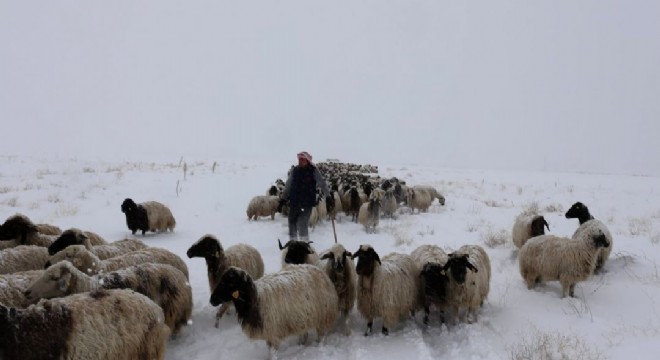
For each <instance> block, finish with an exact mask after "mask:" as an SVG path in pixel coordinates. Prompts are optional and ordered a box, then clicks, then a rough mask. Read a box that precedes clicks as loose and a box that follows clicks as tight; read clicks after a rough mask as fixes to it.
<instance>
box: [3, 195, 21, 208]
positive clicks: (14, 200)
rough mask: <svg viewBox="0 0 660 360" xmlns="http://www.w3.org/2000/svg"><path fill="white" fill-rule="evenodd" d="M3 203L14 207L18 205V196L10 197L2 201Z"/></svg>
mask: <svg viewBox="0 0 660 360" xmlns="http://www.w3.org/2000/svg"><path fill="white" fill-rule="evenodd" d="M2 204H3V205H6V206H9V207H16V206H18V198H17V197H11V198H9V199H7V200H5V201H3V202H2Z"/></svg>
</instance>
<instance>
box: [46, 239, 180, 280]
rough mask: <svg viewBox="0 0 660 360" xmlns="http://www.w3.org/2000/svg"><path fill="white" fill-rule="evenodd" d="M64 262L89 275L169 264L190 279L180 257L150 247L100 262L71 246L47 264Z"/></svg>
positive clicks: (89, 254) (84, 250) (93, 256)
mask: <svg viewBox="0 0 660 360" xmlns="http://www.w3.org/2000/svg"><path fill="white" fill-rule="evenodd" d="M62 260H68V261H70V262H71V263H72V264H73V266H75V267H76V268H77V269H78V270H80V271H82V272H84V273H85V274H87V275H96V274H100V273H106V272H109V271H115V270H119V269H122V268H125V267H129V266H133V265H140V264H144V263H154V264H167V265H172V266H174V267H175V268H177V269H179V271H181V272H182V273H183V274H184V275H185V276H186V279H188V266H186V263H185V262H184V261H183V260H182V259H181V258H180V257H179V256H178V255H176V254H174V253H172V252H170V251H168V250H165V249H161V248H156V247H149V248H146V249H142V250H137V251H132V252H129V253H126V254H123V255H120V256H116V257H113V258H109V259H106V260H100V259H99V258H98V257H97V256H96V255H94V254H93V253H92V252H90V251H89V250H87V249H85V247H84V246H82V245H71V246H69V247H67V248H66V249H64V250H62V251H60V252H58V253H57V254H55V255H53V256H51V257H50V259H49V260H48V262H46V267H48V266H51V265H52V264H56V263H58V262H60V261H62Z"/></svg>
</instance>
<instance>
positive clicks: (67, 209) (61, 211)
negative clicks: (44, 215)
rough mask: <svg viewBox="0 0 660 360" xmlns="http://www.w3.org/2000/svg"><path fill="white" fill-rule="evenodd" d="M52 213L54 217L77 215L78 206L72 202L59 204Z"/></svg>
mask: <svg viewBox="0 0 660 360" xmlns="http://www.w3.org/2000/svg"><path fill="white" fill-rule="evenodd" d="M54 215H55V216H56V217H64V216H75V215H78V206H76V205H74V204H60V205H59V206H58V207H57V208H56V209H55V213H54Z"/></svg>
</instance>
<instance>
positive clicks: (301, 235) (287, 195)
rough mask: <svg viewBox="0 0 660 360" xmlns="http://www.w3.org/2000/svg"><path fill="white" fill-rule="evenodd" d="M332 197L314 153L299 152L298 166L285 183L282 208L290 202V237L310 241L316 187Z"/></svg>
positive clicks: (327, 196)
mask: <svg viewBox="0 0 660 360" xmlns="http://www.w3.org/2000/svg"><path fill="white" fill-rule="evenodd" d="M317 187H318V188H319V189H321V191H322V192H323V196H325V197H326V198H328V199H331V198H330V196H329V195H330V190H329V189H328V184H327V183H326V182H325V179H324V178H323V175H321V172H320V171H319V170H318V169H317V168H316V166H314V163H312V155H310V154H309V153H308V152H306V151H303V152H301V153H299V154H298V166H295V167H293V169H291V173H290V174H289V178H288V179H287V181H286V184H285V185H284V191H283V192H282V200H281V201H280V208H281V206H282V205H283V204H284V202H285V201H287V200H288V202H289V239H290V240H301V241H309V235H308V227H309V216H310V215H311V213H312V208H314V207H315V206H316V205H317V202H316V188H317Z"/></svg>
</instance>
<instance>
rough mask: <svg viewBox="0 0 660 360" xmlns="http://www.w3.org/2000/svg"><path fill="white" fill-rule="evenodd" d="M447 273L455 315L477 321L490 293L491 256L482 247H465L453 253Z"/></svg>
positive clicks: (445, 267)
mask: <svg viewBox="0 0 660 360" xmlns="http://www.w3.org/2000/svg"><path fill="white" fill-rule="evenodd" d="M443 270H444V271H445V272H446V273H447V275H448V278H449V286H448V307H449V309H450V310H451V311H452V316H453V317H458V318H459V319H460V320H462V321H466V320H467V321H468V322H472V320H473V321H477V310H478V309H479V308H480V307H481V306H482V305H483V302H484V300H485V299H486V297H488V292H489V291H490V275H491V267H490V258H489V257H488V254H487V253H486V251H485V250H484V249H483V248H482V247H481V246H479V245H463V246H461V247H460V248H459V249H458V250H457V251H455V252H453V253H451V254H449V259H448V260H447V263H446V264H445V266H444V267H443ZM468 270H470V271H468ZM463 310H465V311H463ZM470 315H471V317H472V320H471V319H469V316H470Z"/></svg>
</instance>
